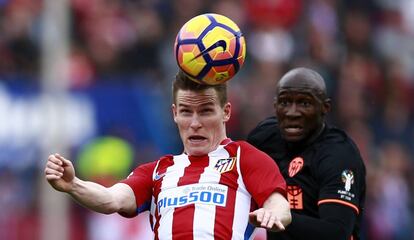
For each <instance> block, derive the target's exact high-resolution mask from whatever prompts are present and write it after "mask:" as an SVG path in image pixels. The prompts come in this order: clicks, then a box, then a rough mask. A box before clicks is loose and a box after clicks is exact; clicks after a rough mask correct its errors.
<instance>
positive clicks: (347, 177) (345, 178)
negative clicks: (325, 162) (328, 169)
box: [341, 170, 354, 192]
mask: <svg viewBox="0 0 414 240" xmlns="http://www.w3.org/2000/svg"><path fill="white" fill-rule="evenodd" d="M341 179H342V182H343V183H345V191H348V192H349V190H351V185H352V184H353V183H354V173H353V172H352V171H351V170H344V171H342V174H341Z"/></svg>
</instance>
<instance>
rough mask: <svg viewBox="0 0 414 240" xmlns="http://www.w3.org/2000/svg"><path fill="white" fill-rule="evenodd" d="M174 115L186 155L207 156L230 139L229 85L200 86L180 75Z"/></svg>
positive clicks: (174, 93)
mask: <svg viewBox="0 0 414 240" xmlns="http://www.w3.org/2000/svg"><path fill="white" fill-rule="evenodd" d="M172 112H173V116H174V121H175V123H176V124H177V126H178V130H179V133H180V137H181V140H182V141H183V145H184V150H185V152H186V153H187V154H189V155H193V156H200V155H206V154H207V153H209V152H211V151H213V150H214V149H216V148H217V146H218V145H219V144H220V142H221V141H223V140H224V139H225V138H226V127H225V123H226V122H227V121H228V120H229V119H230V114H231V105H230V103H229V102H227V90H226V85H225V84H219V85H200V84H198V83H196V82H194V81H192V80H190V79H189V78H188V77H186V76H185V75H184V74H182V73H179V74H177V76H176V79H175V81H174V83H173V104H172Z"/></svg>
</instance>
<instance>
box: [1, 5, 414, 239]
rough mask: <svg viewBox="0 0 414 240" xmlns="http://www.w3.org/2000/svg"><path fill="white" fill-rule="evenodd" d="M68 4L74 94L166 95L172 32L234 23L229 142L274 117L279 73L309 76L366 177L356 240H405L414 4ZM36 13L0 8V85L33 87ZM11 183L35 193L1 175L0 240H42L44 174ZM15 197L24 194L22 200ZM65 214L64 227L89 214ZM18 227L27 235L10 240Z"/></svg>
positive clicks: (10, 173)
mask: <svg viewBox="0 0 414 240" xmlns="http://www.w3.org/2000/svg"><path fill="white" fill-rule="evenodd" d="M69 2H70V9H69V10H70V17H71V19H70V52H69V80H70V89H73V90H77V89H87V88H89V87H91V86H94V85H96V84H99V83H100V82H102V81H114V80H113V79H114V78H113V77H111V76H118V77H117V78H116V79H117V80H116V81H118V82H121V83H122V84H123V83H125V84H134V85H139V84H140V83H134V82H133V81H136V80H134V79H136V78H131V77H123V76H141V78H140V79H142V80H141V81H145V83H143V84H147V85H150V86H152V87H153V88H154V89H157V91H162V92H163V93H164V94H166V95H169V94H170V92H169V91H170V83H171V80H172V78H173V77H174V74H175V72H176V71H177V65H176V63H175V59H174V56H173V51H172V49H173V43H174V39H175V36H176V34H177V32H178V30H179V28H180V27H181V26H182V25H183V24H184V23H185V22H186V21H187V20H189V19H190V18H192V17H194V16H196V15H198V14H201V13H206V12H214V13H219V14H223V15H226V16H228V17H230V18H231V19H233V20H234V21H235V22H236V23H237V24H238V25H239V27H240V28H241V29H242V32H243V34H244V36H245V37H246V42H247V58H246V62H245V65H244V67H243V68H242V69H241V71H240V72H239V73H238V74H237V76H236V77H235V78H234V79H233V80H231V81H230V82H229V85H230V98H231V101H232V102H233V111H234V112H233V115H232V120H231V122H230V125H229V132H230V136H231V137H232V138H234V139H243V138H245V137H246V135H247V133H248V132H249V131H250V130H251V129H252V128H253V127H254V126H255V125H256V124H257V123H258V122H259V121H260V120H262V119H263V118H265V117H266V116H270V115H273V107H272V106H273V97H274V90H273V89H275V84H276V81H277V80H278V79H279V78H280V77H281V75H282V74H284V73H285V72H286V71H287V70H288V69H290V68H292V67H297V66H307V67H310V68H313V69H315V70H316V71H318V72H319V73H320V74H321V75H322V76H323V77H324V78H325V80H326V81H327V87H328V91H329V95H330V97H331V98H333V103H334V112H333V113H332V114H331V115H330V116H329V122H330V123H332V124H334V125H337V126H339V127H342V128H344V129H345V130H346V131H347V132H348V133H349V135H350V136H351V137H352V138H353V139H354V141H355V142H356V143H357V145H358V146H359V148H360V150H361V153H362V155H363V158H364V161H365V164H366V167H367V196H366V209H365V220H364V225H363V229H364V234H365V239H375V240H394V239H395V240H403V239H407V240H409V239H414V201H413V199H414V175H413V174H411V173H412V171H413V170H414V150H413V149H414V124H413V123H414V41H413V39H414V1H412V0H366V1H358V0H349V1H348V0H311V1H305V0H214V1H213V0H210V1H194V0H172V1H162V0H134V1H132V0H116V1H114V0H88V1H83V0H70V1H69ZM43 4H44V2H43V1H40V0H0V80H3V79H6V80H8V81H22V82H25V81H27V82H40V79H39V78H40V76H39V74H40V64H41V49H40V46H41V43H40V42H41V27H42V23H41V16H42V11H43ZM16 76H18V77H16ZM111 79H112V80H111ZM131 111H133V109H132V110H131ZM0 124H1V123H0ZM174 144H177V143H174ZM176 148H177V149H179V148H180V146H179V145H177V146H176ZM148 160H149V159H145V160H142V159H141V160H140V161H148ZM151 160H152V159H151ZM16 161H17V160H16ZM134 165H135V164H134ZM19 171H20V172H19V174H21V175H24V176H25V177H27V178H29V179H34V181H32V182H30V183H27V182H24V180H22V179H20V178H19V177H17V176H20V175H17V174H16V173H15V172H14V170H10V168H8V167H7V164H0V204H1V205H3V204H4V205H7V204H10V203H13V205H14V206H16V209H10V208H9V209H5V210H2V211H3V213H2V214H0V239H38V238H37V237H36V236H39V231H40V230H39V229H40V227H39V220H38V219H37V218H36V217H35V216H36V214H33V213H34V212H36V211H37V210H36V209H37V208H36V204H38V201H39V199H38V196H37V194H36V184H38V183H37V182H38V181H43V179H42V171H41V170H40V168H36V167H34V168H27V169H23V170H19ZM30 184H31V185H30ZM18 192H23V193H24V194H27V196H26V197H25V199H21V197H22V196H25V195H18V194H17V193H18ZM2 209H4V208H2ZM73 209H74V211H73V212H75V213H74V214H73V215H74V216H72V218H79V219H82V216H83V215H85V214H87V213H85V212H82V210H80V209H78V207H77V206H73ZM78 215H80V216H81V217H79V216H78ZM19 216H21V218H19ZM97 222H99V221H95V225H99V224H96V223H97ZM89 225H93V224H89ZM89 225H88V226H89ZM22 226H25V230H24V231H20V232H19V233H13V231H10V229H19V228H20V227H22ZM73 226H74V228H76V230H73V231H72V232H73V233H75V234H73V235H74V237H73V239H103V238H99V237H96V238H93V236H92V235H93V234H92V235H91V234H90V235H88V236H89V237H88V236H87V235H85V234H87V233H86V232H88V230H86V229H85V227H84V226H82V224H80V223H74V224H73ZM25 231H26V232H27V233H26V234H27V235H24V234H25V233H24V232H25ZM75 237H76V238H75Z"/></svg>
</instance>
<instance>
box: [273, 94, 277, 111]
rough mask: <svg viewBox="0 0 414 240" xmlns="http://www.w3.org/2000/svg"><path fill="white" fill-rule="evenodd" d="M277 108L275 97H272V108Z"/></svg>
mask: <svg viewBox="0 0 414 240" xmlns="http://www.w3.org/2000/svg"><path fill="white" fill-rule="evenodd" d="M276 108H277V97H274V98H273V109H274V110H275V111H276Z"/></svg>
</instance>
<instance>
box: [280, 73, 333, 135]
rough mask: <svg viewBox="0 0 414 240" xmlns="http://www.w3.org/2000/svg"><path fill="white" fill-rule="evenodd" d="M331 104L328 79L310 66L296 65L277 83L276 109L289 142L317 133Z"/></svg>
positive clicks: (283, 132)
mask: <svg viewBox="0 0 414 240" xmlns="http://www.w3.org/2000/svg"><path fill="white" fill-rule="evenodd" d="M330 108H331V102H330V99H329V98H328V97H327V92H326V86H325V81H324V80H323V78H322V76H321V75H319V74H318V73H317V72H315V71H313V70H311V69H308V68H295V69H293V70H291V71H289V72H287V73H286V74H285V75H284V76H282V78H281V79H280V80H279V82H278V83H277V86H276V98H275V102H274V109H275V112H276V116H277V118H278V121H279V127H280V131H281V133H282V135H283V136H284V138H285V139H286V140H287V141H289V142H301V141H304V140H305V141H306V140H308V139H310V138H313V137H315V136H317V135H318V134H319V133H320V131H321V130H322V129H323V126H324V119H325V115H326V114H327V113H328V112H329V111H330Z"/></svg>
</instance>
